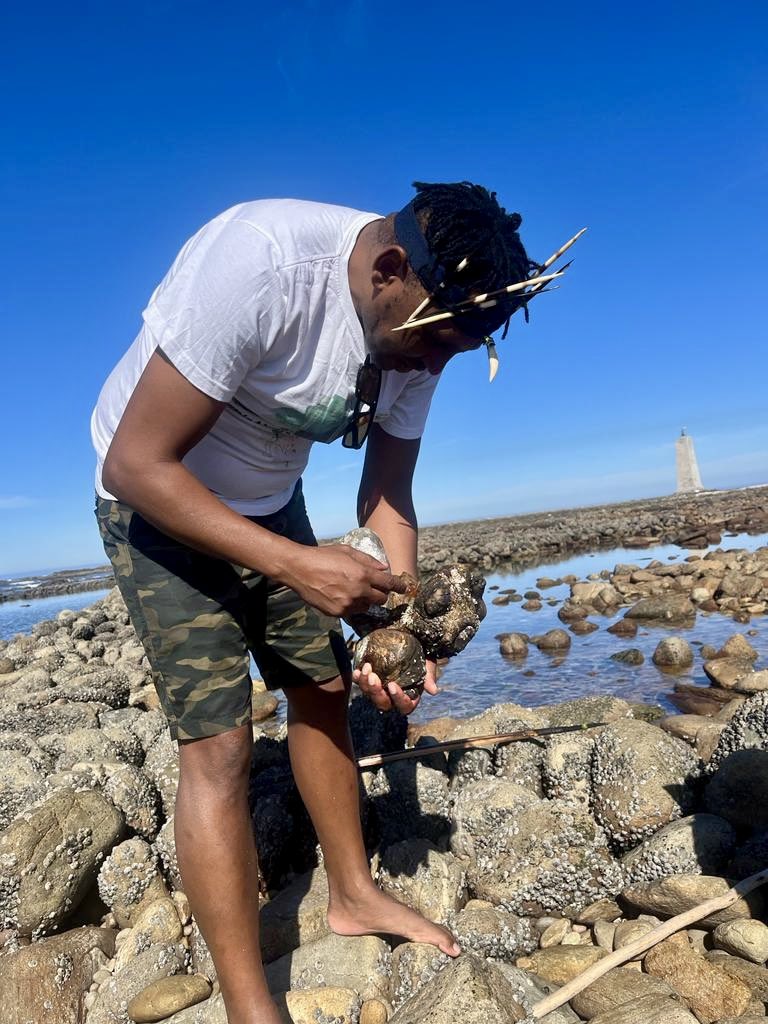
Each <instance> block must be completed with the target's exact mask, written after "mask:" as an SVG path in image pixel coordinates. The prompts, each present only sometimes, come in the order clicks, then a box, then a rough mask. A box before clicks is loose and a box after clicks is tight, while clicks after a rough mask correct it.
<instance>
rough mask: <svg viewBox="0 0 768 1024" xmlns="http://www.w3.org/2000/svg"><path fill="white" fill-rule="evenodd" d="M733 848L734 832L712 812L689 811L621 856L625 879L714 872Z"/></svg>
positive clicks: (641, 879)
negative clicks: (683, 816) (687, 814)
mask: <svg viewBox="0 0 768 1024" xmlns="http://www.w3.org/2000/svg"><path fill="white" fill-rule="evenodd" d="M735 848H736V833H735V832H734V830H733V828H732V827H731V826H730V825H729V824H728V822H727V821H725V820H724V819H723V818H720V817H718V816H716V815H714V814H692V815H690V816H689V817H686V818H679V819H678V820H677V821H672V822H670V823H669V824H668V825H665V826H664V827H663V828H661V829H659V831H658V832H656V833H655V834H654V835H652V836H650V837H649V838H648V839H646V840H645V841H644V842H643V843H641V844H640V846H638V847H636V848H635V849H634V850H630V851H629V853H627V854H625V856H624V857H623V858H622V861H621V865H622V867H623V868H624V877H625V879H626V881H627V882H628V883H634V882H652V881H655V880H656V879H659V878H666V877H668V876H669V875H679V874H695V873H699V872H700V873H702V874H706V875H715V874H718V873H719V872H720V871H722V870H723V868H724V867H725V865H726V864H727V863H728V861H729V859H730V857H731V856H732V854H733V851H734V850H735Z"/></svg>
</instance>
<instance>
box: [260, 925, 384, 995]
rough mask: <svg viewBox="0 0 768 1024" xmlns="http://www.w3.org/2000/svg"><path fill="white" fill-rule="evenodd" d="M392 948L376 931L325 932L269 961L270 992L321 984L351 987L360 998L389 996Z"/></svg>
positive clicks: (267, 974) (268, 979) (314, 986)
mask: <svg viewBox="0 0 768 1024" xmlns="http://www.w3.org/2000/svg"><path fill="white" fill-rule="evenodd" d="M389 970H390V952H389V947H388V946H387V944H386V942H384V941H383V939H379V938H377V937H376V936H374V935H356V936H344V935H334V934H331V935H326V936H324V937H323V938H321V939H315V940H314V941H313V942H306V943H304V945H302V946H300V947H299V948H298V949H295V950H293V952H292V953H287V954H286V955H285V956H281V957H280V958H279V960H275V961H273V962H272V963H271V964H267V966H266V968H265V973H266V976H267V983H268V985H269V990H270V992H287V991H288V990H289V989H302V990H305V989H310V988H317V986H319V985H332V986H334V987H337V988H351V989H353V990H354V991H355V992H357V993H359V995H360V997H361V999H384V1000H386V1001H388V1000H389V998H390V995H391V992H390V979H389Z"/></svg>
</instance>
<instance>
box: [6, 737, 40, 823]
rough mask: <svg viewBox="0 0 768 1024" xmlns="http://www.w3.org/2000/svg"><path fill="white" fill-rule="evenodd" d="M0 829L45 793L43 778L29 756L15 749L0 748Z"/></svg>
mask: <svg viewBox="0 0 768 1024" xmlns="http://www.w3.org/2000/svg"><path fill="white" fill-rule="evenodd" d="M0 777H2V780H3V787H2V789H1V790H0V829H4V828H5V827H6V826H7V825H9V824H10V822H11V821H13V819H14V818H15V817H16V815H17V814H18V813H19V812H20V811H23V810H26V809H27V808H28V807H31V806H32V804H33V803H34V802H35V801H36V800H38V799H39V798H40V797H41V796H42V795H43V794H44V793H45V778H44V776H43V774H42V772H41V771H40V770H39V768H38V767H37V766H36V765H35V764H34V762H33V761H32V759H31V758H29V757H27V756H26V755H24V754H22V753H21V752H19V751H16V750H8V749H2V748H0Z"/></svg>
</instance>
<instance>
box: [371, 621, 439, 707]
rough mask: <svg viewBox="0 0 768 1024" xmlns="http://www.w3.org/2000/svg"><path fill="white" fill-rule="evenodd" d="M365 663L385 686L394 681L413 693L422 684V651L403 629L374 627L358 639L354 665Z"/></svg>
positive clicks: (424, 666)
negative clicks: (368, 664)
mask: <svg viewBox="0 0 768 1024" xmlns="http://www.w3.org/2000/svg"><path fill="white" fill-rule="evenodd" d="M366 662H369V663H370V665H371V668H372V669H373V671H374V672H375V673H376V675H377V676H378V677H379V678H380V679H381V681H382V683H383V684H384V686H386V685H387V683H397V685H398V686H400V687H401V688H402V689H403V690H405V691H410V690H411V689H413V690H414V691H416V692H419V691H420V690H421V688H422V686H423V683H424V677H425V675H426V671H427V666H426V662H425V660H424V651H423V650H422V647H421V644H420V643H419V642H418V640H416V639H415V637H413V636H411V634H410V633H406V632H404V631H403V630H402V629H394V628H388V629H375V630H374V631H373V632H372V633H368V635H367V636H364V637H363V638H362V640H359V641H358V643H357V646H356V647H355V662H354V664H355V668H362V666H363V665H364V664H365V663H366ZM410 695H411V694H410V693H409V696H410ZM413 695H414V696H415V693H414V694H413Z"/></svg>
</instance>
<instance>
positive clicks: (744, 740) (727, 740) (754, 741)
mask: <svg viewBox="0 0 768 1024" xmlns="http://www.w3.org/2000/svg"><path fill="white" fill-rule="evenodd" d="M736 750H768V693H758V694H755V696H754V697H750V698H749V700H746V701H744V703H743V704H742V705H741V707H740V708H738V709H737V711H736V713H735V714H734V715H733V717H732V718H731V720H730V722H728V723H727V724H726V727H725V729H723V731H722V733H721V735H720V740H719V742H718V744H717V747H716V748H715V752H714V753H713V754H712V757H711V758H710V759H709V763H708V765H707V771H708V772H709V773H710V774H713V773H714V772H715V771H717V769H718V768H719V767H720V764H721V763H722V761H724V760H725V758H726V757H727V756H728V755H729V754H732V753H733V752H734V751H736Z"/></svg>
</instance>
